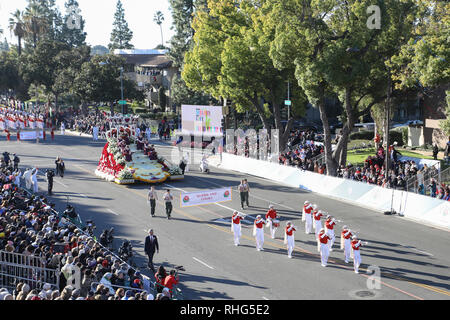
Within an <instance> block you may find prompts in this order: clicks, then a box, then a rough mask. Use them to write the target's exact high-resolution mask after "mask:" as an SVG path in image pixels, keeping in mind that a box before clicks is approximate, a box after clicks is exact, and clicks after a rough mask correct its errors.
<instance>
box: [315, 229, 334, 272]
mask: <svg viewBox="0 0 450 320" xmlns="http://www.w3.org/2000/svg"><path fill="white" fill-rule="evenodd" d="M329 241H331V238H330V237H329V236H328V234H327V233H326V232H325V229H324V228H322V229H320V232H319V237H318V239H317V245H318V247H319V251H320V260H321V265H322V267H326V266H327V262H328V256H329V255H330V251H329V249H330V247H329V244H328V242H329Z"/></svg>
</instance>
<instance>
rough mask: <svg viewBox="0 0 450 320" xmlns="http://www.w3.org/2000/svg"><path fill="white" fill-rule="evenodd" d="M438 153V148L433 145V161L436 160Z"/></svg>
mask: <svg viewBox="0 0 450 320" xmlns="http://www.w3.org/2000/svg"><path fill="white" fill-rule="evenodd" d="M438 153H439V148H438V146H437V144H436V143H435V144H434V147H433V159H434V160H437V156H438Z"/></svg>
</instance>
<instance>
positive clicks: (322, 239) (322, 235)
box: [319, 232, 331, 244]
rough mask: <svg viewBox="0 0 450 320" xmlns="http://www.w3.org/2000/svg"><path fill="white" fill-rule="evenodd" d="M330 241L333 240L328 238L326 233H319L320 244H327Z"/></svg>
mask: <svg viewBox="0 0 450 320" xmlns="http://www.w3.org/2000/svg"><path fill="white" fill-rule="evenodd" d="M324 235H325V236H324ZM328 240H331V239H330V238H329V237H328V235H326V234H325V232H321V233H319V241H320V243H323V244H327V243H328Z"/></svg>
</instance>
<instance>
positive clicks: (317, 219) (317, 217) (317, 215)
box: [313, 210, 323, 238]
mask: <svg viewBox="0 0 450 320" xmlns="http://www.w3.org/2000/svg"><path fill="white" fill-rule="evenodd" d="M322 216H323V211H322V210H314V212H313V217H314V224H313V227H314V229H315V230H316V232H315V233H316V238H317V237H318V235H319V231H320V229H322V222H321V221H320V219H321V218H322Z"/></svg>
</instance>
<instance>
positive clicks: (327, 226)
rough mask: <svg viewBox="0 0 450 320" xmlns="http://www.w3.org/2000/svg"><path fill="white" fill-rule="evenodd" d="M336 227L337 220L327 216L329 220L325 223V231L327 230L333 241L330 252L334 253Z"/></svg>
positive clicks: (330, 243) (330, 244)
mask: <svg viewBox="0 0 450 320" xmlns="http://www.w3.org/2000/svg"><path fill="white" fill-rule="evenodd" d="M335 225H336V220H334V218H333V217H332V216H330V215H327V220H326V221H325V229H326V230H327V234H328V236H329V237H330V239H331V241H330V242H329V247H330V251H333V244H334V240H336V237H335V235H334V226H335Z"/></svg>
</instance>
